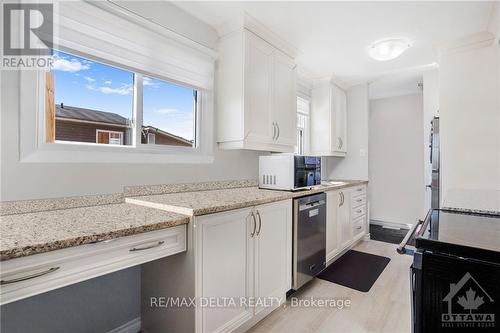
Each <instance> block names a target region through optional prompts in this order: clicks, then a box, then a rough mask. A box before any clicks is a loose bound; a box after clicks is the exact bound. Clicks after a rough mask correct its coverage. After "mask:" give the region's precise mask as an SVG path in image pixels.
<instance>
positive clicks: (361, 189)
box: [351, 185, 366, 198]
mask: <svg viewBox="0 0 500 333" xmlns="http://www.w3.org/2000/svg"><path fill="white" fill-rule="evenodd" d="M360 195H365V196H366V186H364V185H363V186H358V187H355V188H353V189H352V190H351V198H355V197H358V196H360Z"/></svg>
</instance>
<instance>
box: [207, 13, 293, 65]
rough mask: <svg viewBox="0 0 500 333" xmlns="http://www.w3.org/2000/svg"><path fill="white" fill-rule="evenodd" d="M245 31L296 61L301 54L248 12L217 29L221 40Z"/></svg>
mask: <svg viewBox="0 0 500 333" xmlns="http://www.w3.org/2000/svg"><path fill="white" fill-rule="evenodd" d="M243 29H247V30H249V31H251V32H253V33H254V34H256V35H257V36H259V37H260V38H262V39H264V40H266V41H267V42H269V43H270V44H272V45H273V46H274V47H276V48H278V49H280V50H281V51H282V52H283V53H285V54H287V55H288V56H290V57H292V58H294V59H295V58H296V57H297V55H298V54H299V51H298V49H297V48H296V47H295V46H293V45H292V44H290V43H289V42H287V41H286V40H285V39H283V38H282V37H280V36H278V35H277V34H276V33H274V32H273V31H271V30H270V29H269V28H267V27H266V26H265V25H264V24H262V23H261V22H260V21H258V20H257V19H256V18H254V17H253V16H251V15H250V14H248V13H246V12H245V13H244V14H243V15H239V16H237V17H236V18H234V19H232V20H230V21H228V22H226V23H224V24H222V25H220V26H219V27H217V28H216V31H217V33H218V34H219V38H223V37H224V36H227V35H229V34H231V33H233V32H236V31H241V30H243Z"/></svg>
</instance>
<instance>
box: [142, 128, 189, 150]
mask: <svg viewBox="0 0 500 333" xmlns="http://www.w3.org/2000/svg"><path fill="white" fill-rule="evenodd" d="M142 130H143V131H145V132H146V133H155V134H160V135H165V136H168V137H170V138H172V139H175V140H179V141H182V142H184V143H186V144H190V145H191V144H193V141H191V140H188V139H186V138H183V137H182V136H178V135H175V134H172V133H169V132H165V131H164V130H161V129H159V128H156V127H153V126H142Z"/></svg>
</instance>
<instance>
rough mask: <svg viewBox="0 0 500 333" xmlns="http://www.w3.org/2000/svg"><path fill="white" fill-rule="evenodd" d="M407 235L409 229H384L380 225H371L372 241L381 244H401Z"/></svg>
mask: <svg viewBox="0 0 500 333" xmlns="http://www.w3.org/2000/svg"><path fill="white" fill-rule="evenodd" d="M407 233H408V229H392V228H384V227H382V226H380V225H376V224H370V239H373V240H376V241H380V242H386V243H392V244H399V243H401V242H402V241H403V238H405V236H406V234H407ZM410 245H411V244H410Z"/></svg>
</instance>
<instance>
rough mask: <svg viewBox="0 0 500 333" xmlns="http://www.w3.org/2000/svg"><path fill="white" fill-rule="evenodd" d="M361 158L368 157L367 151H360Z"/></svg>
mask: <svg viewBox="0 0 500 333" xmlns="http://www.w3.org/2000/svg"><path fill="white" fill-rule="evenodd" d="M359 157H366V151H365V150H364V149H360V150H359Z"/></svg>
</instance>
